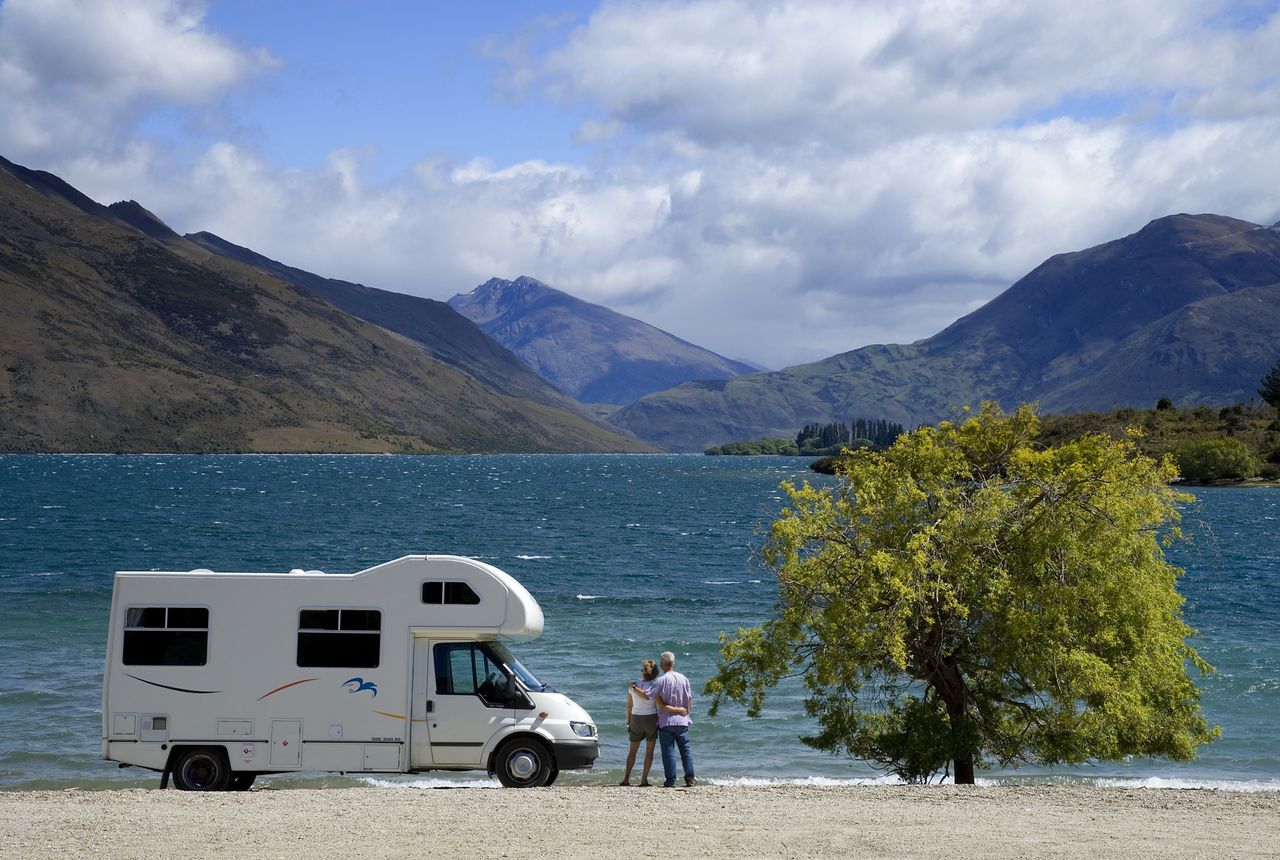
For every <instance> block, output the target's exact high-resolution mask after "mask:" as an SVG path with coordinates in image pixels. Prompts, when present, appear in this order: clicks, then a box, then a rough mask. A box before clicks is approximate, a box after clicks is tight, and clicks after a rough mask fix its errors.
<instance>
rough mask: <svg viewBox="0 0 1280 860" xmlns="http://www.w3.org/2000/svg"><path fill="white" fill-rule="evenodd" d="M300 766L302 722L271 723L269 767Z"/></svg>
mask: <svg viewBox="0 0 1280 860" xmlns="http://www.w3.org/2000/svg"><path fill="white" fill-rule="evenodd" d="M301 764H302V720H272V721H271V766H272V767H299V766H301Z"/></svg>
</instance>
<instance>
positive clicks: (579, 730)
mask: <svg viewBox="0 0 1280 860" xmlns="http://www.w3.org/2000/svg"><path fill="white" fill-rule="evenodd" d="M569 728H571V729H573V733H574V734H575V735H577V736H578V737H580V738H594V737H595V736H596V727H595V724H594V723H579V722H577V721H576V720H575V721H570V723H569Z"/></svg>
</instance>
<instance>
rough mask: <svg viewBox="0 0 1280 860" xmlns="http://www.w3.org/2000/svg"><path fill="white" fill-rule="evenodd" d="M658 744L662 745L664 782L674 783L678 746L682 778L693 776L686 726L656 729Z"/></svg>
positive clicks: (667, 783)
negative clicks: (678, 748) (682, 772)
mask: <svg viewBox="0 0 1280 860" xmlns="http://www.w3.org/2000/svg"><path fill="white" fill-rule="evenodd" d="M658 745H659V746H661V747H662V775H663V776H664V777H666V781H665V784H666V785H668V786H672V785H675V784H676V749H675V748H676V747H677V746H678V747H680V764H681V766H682V767H683V768H684V778H685V779H686V780H687V779H689V777H691V776H693V750H691V749H690V748H689V727H688V726H663V727H662V728H660V729H658Z"/></svg>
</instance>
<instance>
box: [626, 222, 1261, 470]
mask: <svg viewBox="0 0 1280 860" xmlns="http://www.w3.org/2000/svg"><path fill="white" fill-rule="evenodd" d="M1277 332H1280V230H1277V227H1274V226H1273V227H1264V226H1260V225H1258V224H1252V223H1249V222H1247V221H1240V220H1237V219H1234V218H1227V217H1224V216H1220V215H1170V216H1167V217H1165V218H1160V219H1157V220H1155V221H1152V222H1151V223H1150V224H1148V225H1147V226H1146V227H1144V228H1143V229H1142V230H1139V231H1138V232H1137V233H1134V234H1132V235H1130V236H1126V237H1124V238H1122V239H1117V240H1115V241H1112V242H1107V243H1105V244H1103V245H1098V246H1096V247H1093V248H1089V249H1087V250H1084V251H1076V252H1072V253H1066V254H1058V255H1056V256H1054V257H1051V258H1050V259H1048V260H1046V261H1045V262H1044V263H1042V264H1041V265H1040V266H1038V267H1036V269H1035V270H1033V271H1032V272H1031V273H1029V274H1028V275H1027V276H1026V277H1024V278H1022V279H1021V280H1019V281H1018V282H1017V283H1015V284H1014V285H1013V286H1011V287H1010V288H1009V289H1007V290H1005V291H1004V292H1003V293H1001V294H1000V295H999V296H997V297H996V298H994V299H992V300H991V301H990V302H988V303H987V304H986V305H984V306H983V307H981V308H979V309H978V310H976V311H974V312H973V313H971V314H969V315H967V316H965V317H963V318H961V319H959V320H957V321H956V322H954V323H952V324H951V325H950V326H948V327H947V328H946V329H944V330H943V331H941V332H939V333H938V334H936V335H934V336H933V337H930V338H927V339H925V340H922V341H917V342H916V343H913V344H909V345H884V346H868V347H864V348H862V349H856V350H853V351H851V352H846V353H843V354H841V355H835V356H832V357H830V358H827V359H824V360H822V361H818V362H814V363H812V364H805V365H798V366H795V367H789V368H786V369H784V370H780V371H777V372H774V373H762V374H753V375H749V376H742V377H738V378H736V379H732V380H724V381H715V382H691V383H686V384H684V385H680V386H677V387H674V388H672V389H669V390H667V391H663V392H659V393H656V394H653V395H650V396H647V397H644V398H641V399H640V400H638V401H636V402H635V403H632V404H630V405H628V406H627V407H625V408H623V409H622V410H620V411H618V412H617V413H616V414H615V415H614V416H612V417H611V419H610V420H611V421H613V422H614V423H616V424H617V425H618V426H620V427H625V428H627V429H629V430H631V431H632V432H634V433H636V435H638V436H640V437H642V438H646V439H650V440H652V441H654V442H656V443H657V444H661V445H663V446H665V447H669V448H672V449H675V450H701V449H703V448H706V447H709V446H711V445H716V444H722V443H724V442H728V441H734V440H745V439H756V438H760V437H764V436H788V435H790V434H793V433H794V432H795V429H796V428H797V427H801V426H803V425H805V424H808V423H826V422H828V421H841V420H847V419H848V418H849V416H852V415H865V414H870V415H882V416H884V417H886V418H888V419H889V420H891V421H898V422H900V423H903V424H905V425H907V426H914V425H916V424H919V423H922V422H933V421H936V420H938V419H940V418H946V417H949V416H951V415H953V414H955V412H956V410H957V409H959V408H960V407H962V406H966V405H974V404H977V403H979V402H981V401H982V400H986V399H995V400H998V401H1000V402H1001V403H1003V404H1004V405H1006V406H1012V405H1014V404H1016V403H1018V402H1020V401H1039V402H1040V404H1041V406H1042V408H1043V409H1044V410H1046V411H1049V412H1058V413H1061V412H1069V411H1076V410H1086V409H1087V410H1106V409H1110V408H1111V407H1113V406H1123V405H1137V406H1151V405H1153V404H1154V403H1155V402H1156V401H1157V400H1158V399H1160V398H1161V397H1170V398H1172V399H1173V401H1174V402H1175V403H1178V404H1180V405H1191V404H1201V403H1203V404H1209V405H1225V404H1228V403H1234V402H1239V401H1248V400H1250V399H1251V398H1253V397H1255V396H1256V388H1257V383H1258V380H1259V379H1260V378H1261V376H1262V374H1263V373H1265V372H1266V370H1267V368H1269V367H1270V366H1271V365H1272V364H1274V363H1275V362H1276V360H1277V359H1278V358H1280V339H1277Z"/></svg>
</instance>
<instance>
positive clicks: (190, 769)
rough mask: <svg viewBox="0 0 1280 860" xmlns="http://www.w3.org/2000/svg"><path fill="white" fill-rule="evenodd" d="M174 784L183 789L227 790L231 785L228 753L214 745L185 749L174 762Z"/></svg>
mask: <svg viewBox="0 0 1280 860" xmlns="http://www.w3.org/2000/svg"><path fill="white" fill-rule="evenodd" d="M173 784H174V785H175V786H176V787H177V788H179V789H181V790H182V791H226V790H227V787H228V786H230V785H231V765H230V764H228V763H227V756H226V753H224V752H223V751H222V750H220V749H217V748H214V747H193V748H191V749H186V750H183V751H182V752H181V753H179V754H178V758H177V761H175V762H174V763H173Z"/></svg>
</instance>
